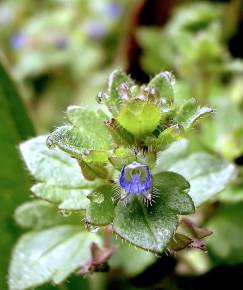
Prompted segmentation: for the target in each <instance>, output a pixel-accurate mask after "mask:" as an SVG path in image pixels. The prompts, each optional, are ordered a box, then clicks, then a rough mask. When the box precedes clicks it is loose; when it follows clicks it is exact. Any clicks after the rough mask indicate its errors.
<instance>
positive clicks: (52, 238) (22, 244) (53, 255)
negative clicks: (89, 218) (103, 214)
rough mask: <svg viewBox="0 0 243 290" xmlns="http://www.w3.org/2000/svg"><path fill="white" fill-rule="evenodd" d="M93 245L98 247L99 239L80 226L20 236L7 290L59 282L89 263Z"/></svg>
mask: <svg viewBox="0 0 243 290" xmlns="http://www.w3.org/2000/svg"><path fill="white" fill-rule="evenodd" d="M92 243H97V244H98V245H100V244H101V241H100V238H99V237H98V236H97V235H96V234H94V233H89V232H83V231H82V230H81V228H80V227H79V226H68V225H64V226H57V227H54V228H50V229H47V230H42V231H39V232H38V231H33V232H30V233H28V234H25V235H23V236H22V237H21V239H20V240H19V241H18V243H17V245H16V247H15V249H14V251H13V256H12V261H11V264H10V269H9V288H10V290H24V289H27V288H30V287H36V286H38V285H41V284H43V283H46V282H52V283H55V284H59V283H61V282H62V281H63V280H64V279H66V278H67V277H68V276H69V275H70V274H71V273H72V272H74V271H76V270H78V269H80V268H81V267H82V266H84V265H85V264H86V263H87V262H89V260H90V259H91V251H90V246H91V244H92Z"/></svg>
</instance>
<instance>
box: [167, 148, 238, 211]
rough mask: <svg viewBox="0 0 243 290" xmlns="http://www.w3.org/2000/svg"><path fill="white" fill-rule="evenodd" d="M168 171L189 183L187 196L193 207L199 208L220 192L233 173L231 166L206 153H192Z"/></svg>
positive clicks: (233, 169)
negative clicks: (189, 197) (190, 198)
mask: <svg viewBox="0 0 243 290" xmlns="http://www.w3.org/2000/svg"><path fill="white" fill-rule="evenodd" d="M168 170H169V171H173V172H177V173H179V174H181V175H182V176H184V177H185V178H186V179H187V180H188V181H189V183H190V186H191V189H190V191H189V195H190V196H191V197H192V199H193V201H194V204H195V206H200V205H201V204H202V203H204V202H205V201H207V200H209V199H210V198H212V197H213V196H214V195H215V194H217V193H219V192H220V191H222V190H223V189H224V188H225V187H226V185H227V184H228V183H229V182H230V181H231V179H232V177H233V174H234V172H235V168H234V166H233V165H232V164H230V163H228V162H226V161H223V160H222V159H220V158H218V157H215V156H213V155H210V154H207V153H194V154H192V155H190V156H189V157H188V158H185V159H182V160H179V161H178V162H176V163H175V164H173V165H172V166H170V167H169V168H168Z"/></svg>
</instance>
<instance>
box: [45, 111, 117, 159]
mask: <svg viewBox="0 0 243 290" xmlns="http://www.w3.org/2000/svg"><path fill="white" fill-rule="evenodd" d="M67 117H68V119H69V121H70V122H71V123H72V125H66V126H62V127H59V128H57V129H56V130H55V131H54V132H52V133H51V134H50V135H49V137H48V144H49V146H50V147H52V146H58V147H59V148H60V149H62V150H63V151H65V152H67V153H68V154H70V155H71V156H73V157H76V158H77V159H83V158H84V159H85V161H87V162H106V161H107V158H108V153H107V151H108V150H110V149H111V148H112V141H111V136H110V134H109V132H108V130H107V128H106V127H105V126H104V122H105V120H106V118H107V117H106V115H105V114H104V113H103V112H101V111H98V112H94V111H90V110H88V109H86V108H83V107H78V106H71V107H68V109H67Z"/></svg>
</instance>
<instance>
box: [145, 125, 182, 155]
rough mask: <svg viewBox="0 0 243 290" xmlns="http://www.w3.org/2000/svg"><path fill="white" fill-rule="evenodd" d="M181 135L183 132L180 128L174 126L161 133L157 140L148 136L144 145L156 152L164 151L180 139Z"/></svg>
mask: <svg viewBox="0 0 243 290" xmlns="http://www.w3.org/2000/svg"><path fill="white" fill-rule="evenodd" d="M183 133H184V131H183V128H182V127H180V126H178V125H174V126H171V127H169V128H167V129H165V130H164V131H162V132H161V133H160V134H159V136H158V137H157V138H156V137H150V136H149V137H147V138H146V139H145V144H146V145H147V146H149V147H152V148H153V149H155V150H157V151H159V150H164V149H165V148H166V147H168V145H170V144H171V143H173V142H175V141H178V140H179V139H181V138H182V135H183Z"/></svg>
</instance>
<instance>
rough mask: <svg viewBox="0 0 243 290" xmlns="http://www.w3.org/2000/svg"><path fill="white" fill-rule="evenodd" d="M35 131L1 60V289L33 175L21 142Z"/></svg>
mask: <svg viewBox="0 0 243 290" xmlns="http://www.w3.org/2000/svg"><path fill="white" fill-rule="evenodd" d="M0 59H2V58H1V57H0ZM33 135H34V130H33V126H32V124H31V122H30V119H29V117H28V115H27V113H26V111H25V108H24V105H23V103H22V100H21V95H20V94H19V92H18V88H17V86H16V84H15V83H14V81H13V80H12V78H11V77H10V76H9V73H8V72H7V70H6V68H5V67H4V66H3V64H2V61H1V60H0V164H1V165H2V168H1V170H0V180H1V186H0V196H1V210H0V228H1V239H0V256H1V266H0V289H3V290H5V289H7V285H6V284H7V281H6V277H7V267H8V263H9V260H10V251H11V249H12V246H13V244H14V243H15V240H16V239H17V235H18V234H19V231H18V229H17V228H16V227H15V225H13V218H12V217H13V212H14V209H15V208H16V206H18V205H19V204H20V203H21V202H23V201H24V200H26V199H27V197H28V194H29V187H30V178H29V177H28V175H27V172H26V170H24V166H23V163H22V162H21V160H20V156H19V152H18V150H17V144H18V143H19V142H21V141H22V140H24V139H26V138H29V137H31V136H33Z"/></svg>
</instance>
